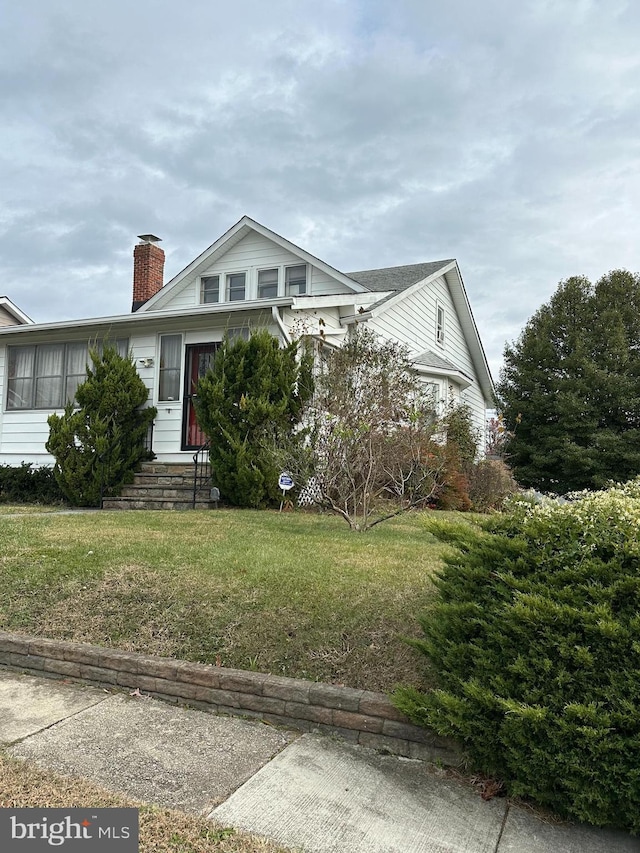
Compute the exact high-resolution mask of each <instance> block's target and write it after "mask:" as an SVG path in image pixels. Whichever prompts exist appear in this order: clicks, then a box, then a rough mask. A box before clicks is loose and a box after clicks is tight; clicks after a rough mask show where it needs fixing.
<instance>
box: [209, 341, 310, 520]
mask: <svg viewBox="0 0 640 853" xmlns="http://www.w3.org/2000/svg"><path fill="white" fill-rule="evenodd" d="M311 368H312V358H311V355H310V354H308V353H307V351H306V348H305V347H304V346H303V347H302V351H301V357H299V345H298V343H297V342H294V343H292V344H290V345H289V346H287V347H284V348H281V347H280V345H279V343H278V341H277V340H276V338H274V337H273V336H272V335H271V334H270V333H269V332H268V331H267V330H266V329H264V330H259V331H256V332H254V334H252V335H251V337H250V338H249V340H244V339H242V338H236V339H235V340H234V341H229V340H226V341H224V343H223V344H222V346H221V348H220V349H219V350H218V352H217V353H216V357H215V359H214V362H213V365H212V367H211V368H210V370H209V371H208V372H207V374H206V375H205V376H204V377H203V379H201V380H200V382H199V383H198V393H197V403H196V405H197V415H198V422H199V423H200V426H201V427H202V429H203V430H204V432H205V433H206V435H207V436H208V437H209V439H210V441H211V449H210V459H211V469H212V471H213V477H214V481H215V483H216V485H217V486H218V487H219V488H220V492H221V495H222V498H223V500H225V501H227V502H228V503H230V504H233V505H234V506H244V507H258V506H261V505H264V504H266V503H268V502H269V501H270V500H272V501H274V500H279V495H280V493H279V491H278V473H279V472H278V470H277V466H276V463H275V461H274V456H273V453H272V452H270V451H269V445H270V444H271V443H272V442H273V440H274V439H275V440H276V441H277V439H278V437H279V436H285V435H286V436H288V435H289V434H290V433H291V432H292V431H293V429H294V428H295V426H296V424H297V423H298V422H299V419H300V415H301V412H302V408H303V405H304V403H305V401H306V400H307V398H308V397H309V395H310V393H311V391H312V384H313V383H312V369H311Z"/></svg>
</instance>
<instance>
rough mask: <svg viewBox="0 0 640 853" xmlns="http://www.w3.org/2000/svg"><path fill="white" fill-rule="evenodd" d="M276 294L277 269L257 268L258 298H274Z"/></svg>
mask: <svg viewBox="0 0 640 853" xmlns="http://www.w3.org/2000/svg"><path fill="white" fill-rule="evenodd" d="M277 295H278V270H277V269H275V270H258V299H275V298H276V296H277Z"/></svg>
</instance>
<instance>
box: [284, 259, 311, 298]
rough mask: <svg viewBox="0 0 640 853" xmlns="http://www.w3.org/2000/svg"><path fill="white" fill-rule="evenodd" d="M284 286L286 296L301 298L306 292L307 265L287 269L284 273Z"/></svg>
mask: <svg viewBox="0 0 640 853" xmlns="http://www.w3.org/2000/svg"><path fill="white" fill-rule="evenodd" d="M284 284H285V292H286V294H287V296H302V295H303V294H305V293H306V292H307V265H306V264H300V265H299V266H296V267H287V268H286V269H285V271H284Z"/></svg>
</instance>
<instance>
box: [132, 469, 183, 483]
mask: <svg viewBox="0 0 640 853" xmlns="http://www.w3.org/2000/svg"><path fill="white" fill-rule="evenodd" d="M135 484H136V485H137V486H188V485H191V486H193V470H192V471H189V472H188V473H186V474H146V473H144V474H143V473H139V474H136V476H135Z"/></svg>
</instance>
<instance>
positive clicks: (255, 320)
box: [0, 216, 493, 465]
mask: <svg viewBox="0 0 640 853" xmlns="http://www.w3.org/2000/svg"><path fill="white" fill-rule="evenodd" d="M157 244H158V238H156V237H154V236H153V235H143V236H142V237H141V242H140V243H139V244H138V245H137V246H136V247H135V250H134V283H133V304H132V311H131V313H128V314H121V315H117V316H113V317H103V318H99V319H90V320H73V321H65V322H59V323H33V322H31V321H30V319H29V318H28V317H27V316H26V315H25V314H23V313H22V312H21V311H19V309H17V308H16V306H15V305H13V303H11V302H10V301H9V300H8V299H6V298H5V297H2V298H0V400H1V401H2V407H1V410H0V464H11V465H19V464H20V463H22V462H32V463H35V464H48V463H52V461H53V460H52V458H51V457H50V456H49V455H48V454H47V452H46V450H45V442H46V440H47V438H48V433H49V430H48V426H47V417H48V416H49V414H51V412H54V411H57V412H60V411H61V410H62V408H63V406H64V404H65V402H66V401H67V400H69V399H73V396H74V393H75V389H76V387H77V385H78V383H79V382H80V381H81V380H82V378H83V376H84V375H85V366H86V362H87V352H88V347H89V345H90V344H92V343H93V342H95V341H100V340H106V339H108V340H109V341H111V342H115V343H116V344H117V346H118V348H119V349H121V351H123V352H126V351H127V350H128V351H130V352H131V353H132V354H133V358H134V361H135V364H136V366H137V369H138V372H139V374H140V376H141V377H142V379H143V381H144V382H145V384H146V385H147V387H148V389H149V404H150V405H151V404H153V405H155V406H156V407H157V409H158V414H157V417H156V420H155V425H154V431H153V439H152V440H153V445H152V449H153V451H154V453H155V454H156V456H157V457H158V459H159V460H160V461H165V462H182V461H190V459H191V457H192V455H193V452H194V449H195V448H197V447H198V446H200V445H201V444H202V443H203V441H204V439H203V436H202V433H201V432H200V430H199V428H198V425H197V423H196V420H195V413H194V407H193V393H194V388H195V383H196V382H197V379H198V378H199V377H200V376H202V375H203V373H204V371H205V370H206V368H207V366H208V365H209V362H210V360H211V358H212V357H213V355H214V353H215V351H216V349H217V347H218V346H219V345H220V342H221V341H222V339H223V337H224V336H225V334H230V335H234V334H247V333H248V330H250V329H251V328H255V327H265V326H266V327H268V328H269V329H270V331H271V332H272V334H274V335H276V336H278V337H279V338H280V339H281V340H282V341H288V340H290V339H291V336H292V335H296V334H300V333H301V332H304V333H308V334H312V335H317V336H319V337H321V338H323V339H324V340H326V341H328V342H333V343H336V344H339V343H340V342H341V341H342V340H343V339H344V337H345V334H346V333H347V331H348V329H349V327H350V326H351V325H352V324H354V323H356V322H357V323H366V325H367V326H369V327H370V328H371V329H373V330H374V331H375V332H377V333H379V334H380V335H381V336H384V337H386V338H393V339H395V340H398V341H401V342H402V343H403V344H406V345H407V346H408V347H409V348H410V350H411V353H412V356H413V361H414V364H415V366H416V370H417V371H419V373H420V375H421V376H422V377H423V379H424V381H425V382H429V383H432V384H433V386H434V390H435V391H436V392H437V396H438V398H439V399H440V400H441V401H444V400H447V399H450V398H452V399H454V400H460V401H463V402H465V403H467V404H468V405H469V407H470V409H471V411H472V413H473V417H474V419H475V422H476V425H477V426H478V427H479V428H480V429H481V430H482V432H483V433H484V425H485V411H486V409H487V408H490V407H491V406H492V405H493V385H492V380H491V375H490V373H489V368H488V365H487V360H486V358H485V354H484V351H483V348H482V344H481V341H480V337H479V335H478V330H477V328H476V324H475V322H474V319H473V315H472V313H471V308H470V306H469V301H468V299H467V295H466V292H465V289H464V285H463V282H462V277H461V275H460V270H459V268H458V264H457V262H456V261H455V260H452V259H449V260H443V261H430V262H427V263H422V264H411V265H408V266H399V267H390V268H387V269H372V270H364V271H360V272H351V273H343V272H340V271H339V270H337V269H335V268H334V267H331V266H329V264H327V263H325V262H324V261H321V260H320V259H319V258H316V257H314V256H313V255H311V254H309V253H308V252H307V251H305V250H304V249H301V248H300V247H298V246H296V245H294V244H293V243H291V242H289V241H288V240H286V239H285V238H283V237H281V236H280V235H278V234H276V233H274V232H273V231H270V230H269V229H268V228H265V227H264V226H263V225H260V224H259V223H258V222H255V221H254V220H252V219H250V218H249V217H247V216H245V217H243V218H242V219H241V220H240V221H239V222H237V223H236V224H235V225H234V226H233V227H232V228H230V229H229V231H227V232H226V234H223V235H222V237H220V238H219V239H218V240H216V242H215V243H213V245H211V246H210V247H209V248H208V249H206V250H205V251H204V252H203V253H202V254H201V255H200V256H199V257H197V258H195V260H193V261H192V262H191V263H190V264H189V265H188V266H187V267H186V268H185V269H183V270H182V272H180V273H179V274H178V275H177V276H176V277H175V278H173V279H172V280H171V281H169V282H168V283H167V284H164V285H163V268H164V252H163V251H162V249H161V248H160V247H159V246H158V245H157ZM3 300H4V301H3ZM4 323H7V325H4ZM9 323H10V325H9Z"/></svg>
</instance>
